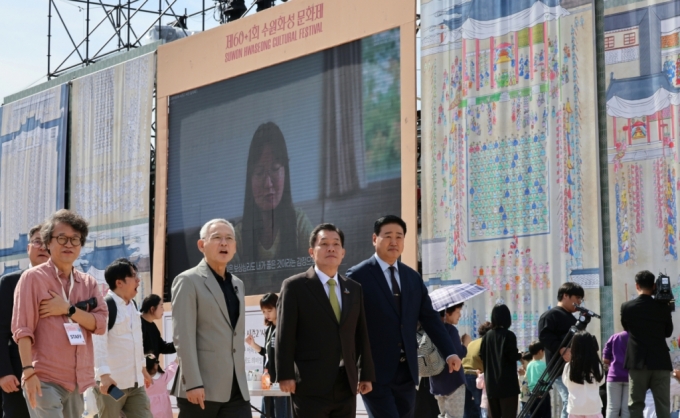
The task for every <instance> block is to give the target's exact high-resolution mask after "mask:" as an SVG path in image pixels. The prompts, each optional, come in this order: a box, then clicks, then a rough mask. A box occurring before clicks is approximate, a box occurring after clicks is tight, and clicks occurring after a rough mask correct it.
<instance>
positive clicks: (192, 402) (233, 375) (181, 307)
mask: <svg viewBox="0 0 680 418" xmlns="http://www.w3.org/2000/svg"><path fill="white" fill-rule="evenodd" d="M200 237H201V238H200V239H199V240H198V249H199V250H200V251H201V252H202V253H203V255H204V258H203V260H201V262H200V263H198V266H196V267H194V268H192V269H189V270H187V271H185V272H183V273H181V274H180V275H179V276H177V277H176V278H175V280H174V281H173V282H172V329H173V337H174V342H175V347H176V348H177V355H178V356H179V364H180V371H179V374H178V378H177V380H176V381H175V387H174V388H173V395H175V396H177V405H178V406H179V418H198V417H209V418H218V417H230V418H246V417H247V418H251V413H250V403H249V401H250V397H249V395H248V386H247V384H246V373H245V361H244V351H245V345H244V344H243V339H244V338H245V320H246V318H245V303H244V300H243V295H244V293H245V288H244V286H243V282H242V281H241V280H240V279H239V278H238V277H236V276H233V275H232V274H230V273H229V272H227V263H229V261H231V259H232V258H233V257H234V253H236V239H235V234H234V227H233V226H232V225H231V224H230V223H229V222H228V221H226V220H224V219H213V220H211V221H209V222H207V223H206V224H205V225H203V227H202V228H201V233H200Z"/></svg>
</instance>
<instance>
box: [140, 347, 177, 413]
mask: <svg viewBox="0 0 680 418" xmlns="http://www.w3.org/2000/svg"><path fill="white" fill-rule="evenodd" d="M146 371H147V372H149V375H151V378H152V379H153V383H152V384H151V386H149V387H148V388H146V394H147V395H148V396H149V402H150V403H151V415H153V417H154V418H173V417H172V405H171V403H170V394H169V393H168V383H169V382H171V381H172V379H173V378H174V377H175V373H177V360H175V361H173V362H172V363H170V365H168V367H167V369H166V370H165V371H163V369H161V367H160V365H159V364H158V359H157V358H156V356H154V355H153V354H147V356H146Z"/></svg>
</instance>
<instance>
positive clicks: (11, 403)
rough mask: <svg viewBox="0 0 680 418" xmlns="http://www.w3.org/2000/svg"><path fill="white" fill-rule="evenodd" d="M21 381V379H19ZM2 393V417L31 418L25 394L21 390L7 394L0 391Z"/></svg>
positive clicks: (0, 415) (0, 409)
mask: <svg viewBox="0 0 680 418" xmlns="http://www.w3.org/2000/svg"><path fill="white" fill-rule="evenodd" d="M19 380H21V377H20V378H19ZM0 393H2V408H0V411H2V414H0V417H4V418H29V415H28V403H26V399H25V398H24V392H23V391H22V390H19V391H18V392H12V393H7V392H5V391H4V390H2V389H0Z"/></svg>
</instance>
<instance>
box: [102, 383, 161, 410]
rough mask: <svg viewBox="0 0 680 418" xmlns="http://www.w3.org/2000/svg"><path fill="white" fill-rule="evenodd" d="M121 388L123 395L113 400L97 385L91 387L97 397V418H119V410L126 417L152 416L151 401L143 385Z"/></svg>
mask: <svg viewBox="0 0 680 418" xmlns="http://www.w3.org/2000/svg"><path fill="white" fill-rule="evenodd" d="M121 390H122V391H123V393H124V394H125V396H123V397H122V398H120V399H119V400H115V399H113V397H111V396H110V395H105V394H103V393H101V391H100V390H99V385H97V386H95V387H94V388H93V389H92V392H94V397H95V398H96V399H97V409H98V410H99V418H119V417H120V413H121V411H122V412H123V413H125V416H126V418H153V417H152V415H151V403H150V401H149V397H148V396H147V394H146V389H144V385H142V386H139V387H132V388H127V389H121Z"/></svg>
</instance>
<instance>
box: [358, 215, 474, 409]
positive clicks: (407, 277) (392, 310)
mask: <svg viewBox="0 0 680 418" xmlns="http://www.w3.org/2000/svg"><path fill="white" fill-rule="evenodd" d="M405 235H406V223H405V222H404V221H403V220H402V219H401V218H399V217H398V216H394V215H388V216H384V217H382V218H380V219H378V220H377V221H375V225H374V228H373V246H374V247H375V252H376V253H375V254H374V255H373V256H372V257H371V258H369V259H368V260H365V261H363V262H361V263H360V264H358V265H356V266H354V267H352V268H350V269H349V271H348V272H347V277H350V278H352V279H354V280H356V281H357V282H359V284H361V287H362V288H363V291H364V295H365V298H366V304H365V307H366V322H367V324H368V334H369V336H370V337H369V338H370V340H371V352H372V353H373V359H374V360H375V372H376V377H377V381H376V382H375V384H374V385H373V391H371V392H370V393H368V394H364V395H362V397H363V400H364V405H366V410H367V411H368V416H369V417H371V418H397V417H402V418H405V417H412V416H413V413H414V410H415V401H416V385H417V384H418V362H417V350H416V348H417V343H416V329H417V326H418V322H420V324H421V325H422V327H423V329H424V330H425V332H426V333H427V334H428V335H429V336H430V338H431V339H432V342H433V343H434V345H435V346H436V347H437V348H438V349H439V352H440V353H441V354H442V356H443V357H444V358H445V359H446V363H447V364H448V366H449V373H451V372H453V371H454V370H456V371H458V370H459V369H460V367H461V359H460V358H459V357H458V356H457V355H455V354H454V353H455V351H454V348H453V343H452V342H451V338H450V337H449V335H448V333H447V332H446V329H445V328H444V324H443V323H442V321H441V318H440V316H439V313H437V312H435V310H434V309H433V308H432V301H431V300H430V296H429V295H428V293H427V288H426V287H425V284H424V283H423V280H422V279H421V277H420V275H419V274H418V273H416V272H415V271H414V270H413V269H411V268H410V267H408V266H406V265H405V264H403V263H401V262H399V261H398V260H399V257H400V256H401V253H402V252H403V251H404V236H405Z"/></svg>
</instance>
